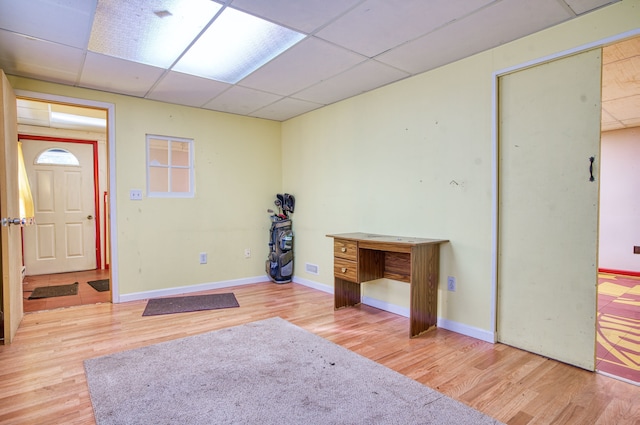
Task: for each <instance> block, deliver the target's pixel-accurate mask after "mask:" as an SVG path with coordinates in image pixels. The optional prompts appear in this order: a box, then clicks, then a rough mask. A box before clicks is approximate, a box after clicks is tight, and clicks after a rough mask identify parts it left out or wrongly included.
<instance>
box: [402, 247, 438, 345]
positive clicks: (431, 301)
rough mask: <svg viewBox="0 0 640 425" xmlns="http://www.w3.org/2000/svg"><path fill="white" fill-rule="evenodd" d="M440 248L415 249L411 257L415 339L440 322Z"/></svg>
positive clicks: (411, 330) (411, 333)
mask: <svg viewBox="0 0 640 425" xmlns="http://www.w3.org/2000/svg"><path fill="white" fill-rule="evenodd" d="M439 267H440V246H439V245H425V246H419V247H414V248H413V252H412V255H411V270H412V273H411V307H410V313H409V314H410V317H409V321H410V326H409V327H410V329H409V337H411V338H414V337H416V336H418V335H420V334H421V333H422V332H425V331H427V330H429V329H431V328H432V327H435V325H436V323H437V321H438V274H439V270H438V269H439Z"/></svg>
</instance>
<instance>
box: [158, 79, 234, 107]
mask: <svg viewBox="0 0 640 425" xmlns="http://www.w3.org/2000/svg"><path fill="white" fill-rule="evenodd" d="M229 87H230V85H229V84H226V83H222V82H219V81H214V80H209V79H206V78H200V77H196V76H193V75H187V74H183V73H180V72H168V73H167V75H165V76H164V77H163V78H162V79H161V80H160V81H159V82H158V84H157V85H156V86H155V87H153V89H151V91H150V92H149V94H148V95H147V98H148V99H153V100H159V101H162V102H169V103H178V104H180V105H187V106H194V107H201V106H203V105H204V104H205V103H207V102H208V101H209V100H211V99H212V98H214V97H216V96H217V95H219V94H220V93H222V92H223V91H224V90H226V89H228V88H229Z"/></svg>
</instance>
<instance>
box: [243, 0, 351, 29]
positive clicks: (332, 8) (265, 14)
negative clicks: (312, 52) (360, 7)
mask: <svg viewBox="0 0 640 425" xmlns="http://www.w3.org/2000/svg"><path fill="white" fill-rule="evenodd" d="M361 1H362V0H305V1H300V0H269V1H255V0H234V1H233V2H232V3H231V6H232V7H234V8H237V9H240V10H243V11H245V12H247V13H250V14H252V15H256V16H259V17H262V18H264V19H266V20H268V21H271V22H275V23H277V24H281V25H283V26H285V27H289V28H291V29H294V30H296V31H299V32H303V33H306V34H310V33H312V32H314V31H315V30H316V29H318V28H319V27H321V26H323V25H325V24H326V23H327V22H330V21H331V20H332V19H334V18H335V17H337V16H339V15H341V14H343V13H344V12H345V11H347V10H348V9H349V8H351V7H353V6H354V5H356V4H358V3H359V2H361Z"/></svg>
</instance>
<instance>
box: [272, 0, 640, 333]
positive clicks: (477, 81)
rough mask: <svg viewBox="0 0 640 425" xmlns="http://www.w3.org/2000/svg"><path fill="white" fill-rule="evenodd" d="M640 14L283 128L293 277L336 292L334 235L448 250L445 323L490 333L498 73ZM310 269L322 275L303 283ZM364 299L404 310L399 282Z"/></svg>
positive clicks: (592, 24)
mask: <svg viewBox="0 0 640 425" xmlns="http://www.w3.org/2000/svg"><path fill="white" fill-rule="evenodd" d="M639 6H640V2H638V1H635V0H634V1H624V2H621V3H616V4H615V5H613V6H609V7H607V8H605V9H602V10H599V11H597V12H594V13H592V14H589V15H586V16H585V17H582V18H578V19H576V20H575V21H572V22H569V23H566V24H563V25H559V26H557V27H554V28H551V29H548V30H545V31H543V32H540V33H538V34H535V35H533V36H530V37H526V38H524V39H521V40H518V41H515V42H513V43H509V44H507V45H504V46H501V47H499V48H495V49H492V50H490V51H487V52H484V53H481V54H478V55H476V56H473V57H471V58H467V59H465V60H462V61H459V62H456V63H454V64H451V65H448V66H444V67H442V68H439V69H436V70H433V71H430V72H427V73H425V74H422V75H420V76H417V77H414V78H411V79H407V80H404V81H402V82H399V83H396V84H393V85H390V86H387V87H384V88H381V89H379V90H376V91H373V92H370V93H366V94H364V95H361V96H358V97H355V98H352V99H350V100H346V101H343V102H340V103H337V104H334V105H332V106H329V107H326V108H324V109H321V110H318V111H313V112H311V113H308V114H306V115H304V116H301V117H298V118H294V119H292V120H289V121H287V122H285V123H284V125H283V136H282V140H283V143H282V144H283V164H285V167H284V168H283V183H284V187H285V188H286V189H287V190H288V191H290V192H291V193H296V194H298V202H299V207H297V209H296V214H295V228H296V235H297V242H296V243H297V244H296V261H297V263H296V264H297V265H296V270H295V274H296V276H299V277H300V278H302V279H308V280H312V281H316V282H320V283H322V284H324V285H327V286H332V285H333V278H332V248H331V244H332V241H331V240H330V239H328V238H326V237H324V235H325V234H328V233H339V232H351V231H363V232H377V233H386V234H392V235H403V236H417V237H433V238H442V239H449V240H450V241H451V243H450V244H448V245H444V246H443V255H442V259H441V277H440V288H441V291H440V305H439V316H440V317H441V318H442V319H445V320H448V321H451V322H455V323H458V324H463V325H464V326H467V327H469V328H476V329H480V330H486V331H490V330H491V329H492V326H493V323H492V321H493V316H492V309H493V307H492V302H493V298H492V293H493V291H494V284H493V271H494V269H493V252H492V236H493V235H492V207H493V204H492V195H493V191H494V189H493V187H492V171H493V169H494V164H492V149H493V136H492V126H493V125H492V120H493V100H494V91H493V88H492V87H493V80H494V73H496V72H498V71H500V70H502V69H505V68H508V67H513V66H516V65H519V64H523V63H526V62H529V61H533V60H536V59H539V58H542V57H546V56H548V55H554V54H557V53H559V52H562V51H564V50H567V49H575V48H576V47H578V46H582V45H585V44H587V43H592V42H597V41H599V40H602V39H604V38H606V37H611V36H616V35H618V34H620V33H623V32H626V31H631V30H634V29H637V28H638V27H639V25H640V7H639ZM532 260H534V261H535V259H532ZM305 262H310V263H314V264H318V265H319V266H320V275H318V276H315V275H310V274H307V273H305V272H304V268H303V266H304V263H305ZM447 276H455V277H456V279H457V291H456V292H448V291H446V279H447ZM364 294H365V295H366V296H368V297H371V298H372V299H373V300H375V301H376V302H380V303H382V304H391V305H397V306H400V307H402V308H408V301H409V297H408V288H407V285H406V284H403V283H400V282H394V281H378V282H376V283H372V284H366V285H365V287H364Z"/></svg>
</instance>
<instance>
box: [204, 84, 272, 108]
mask: <svg viewBox="0 0 640 425" xmlns="http://www.w3.org/2000/svg"><path fill="white" fill-rule="evenodd" d="M281 98H282V96H278V95H275V94H271V93H265V92H261V91H258V90H253V89H248V88H245V87H238V86H234V87H231V88H230V89H229V90H227V91H226V92H224V93H222V94H221V95H219V96H218V97H216V98H215V99H213V100H212V101H210V102H208V103H207V104H206V105H204V107H205V108H206V109H213V110H216V111H223V112H230V113H233V114H242V115H248V114H249V113H251V112H253V111H255V110H257V109H260V108H262V107H264V106H267V105H269V104H271V103H273V102H276V101H277V100H279V99H281Z"/></svg>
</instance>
